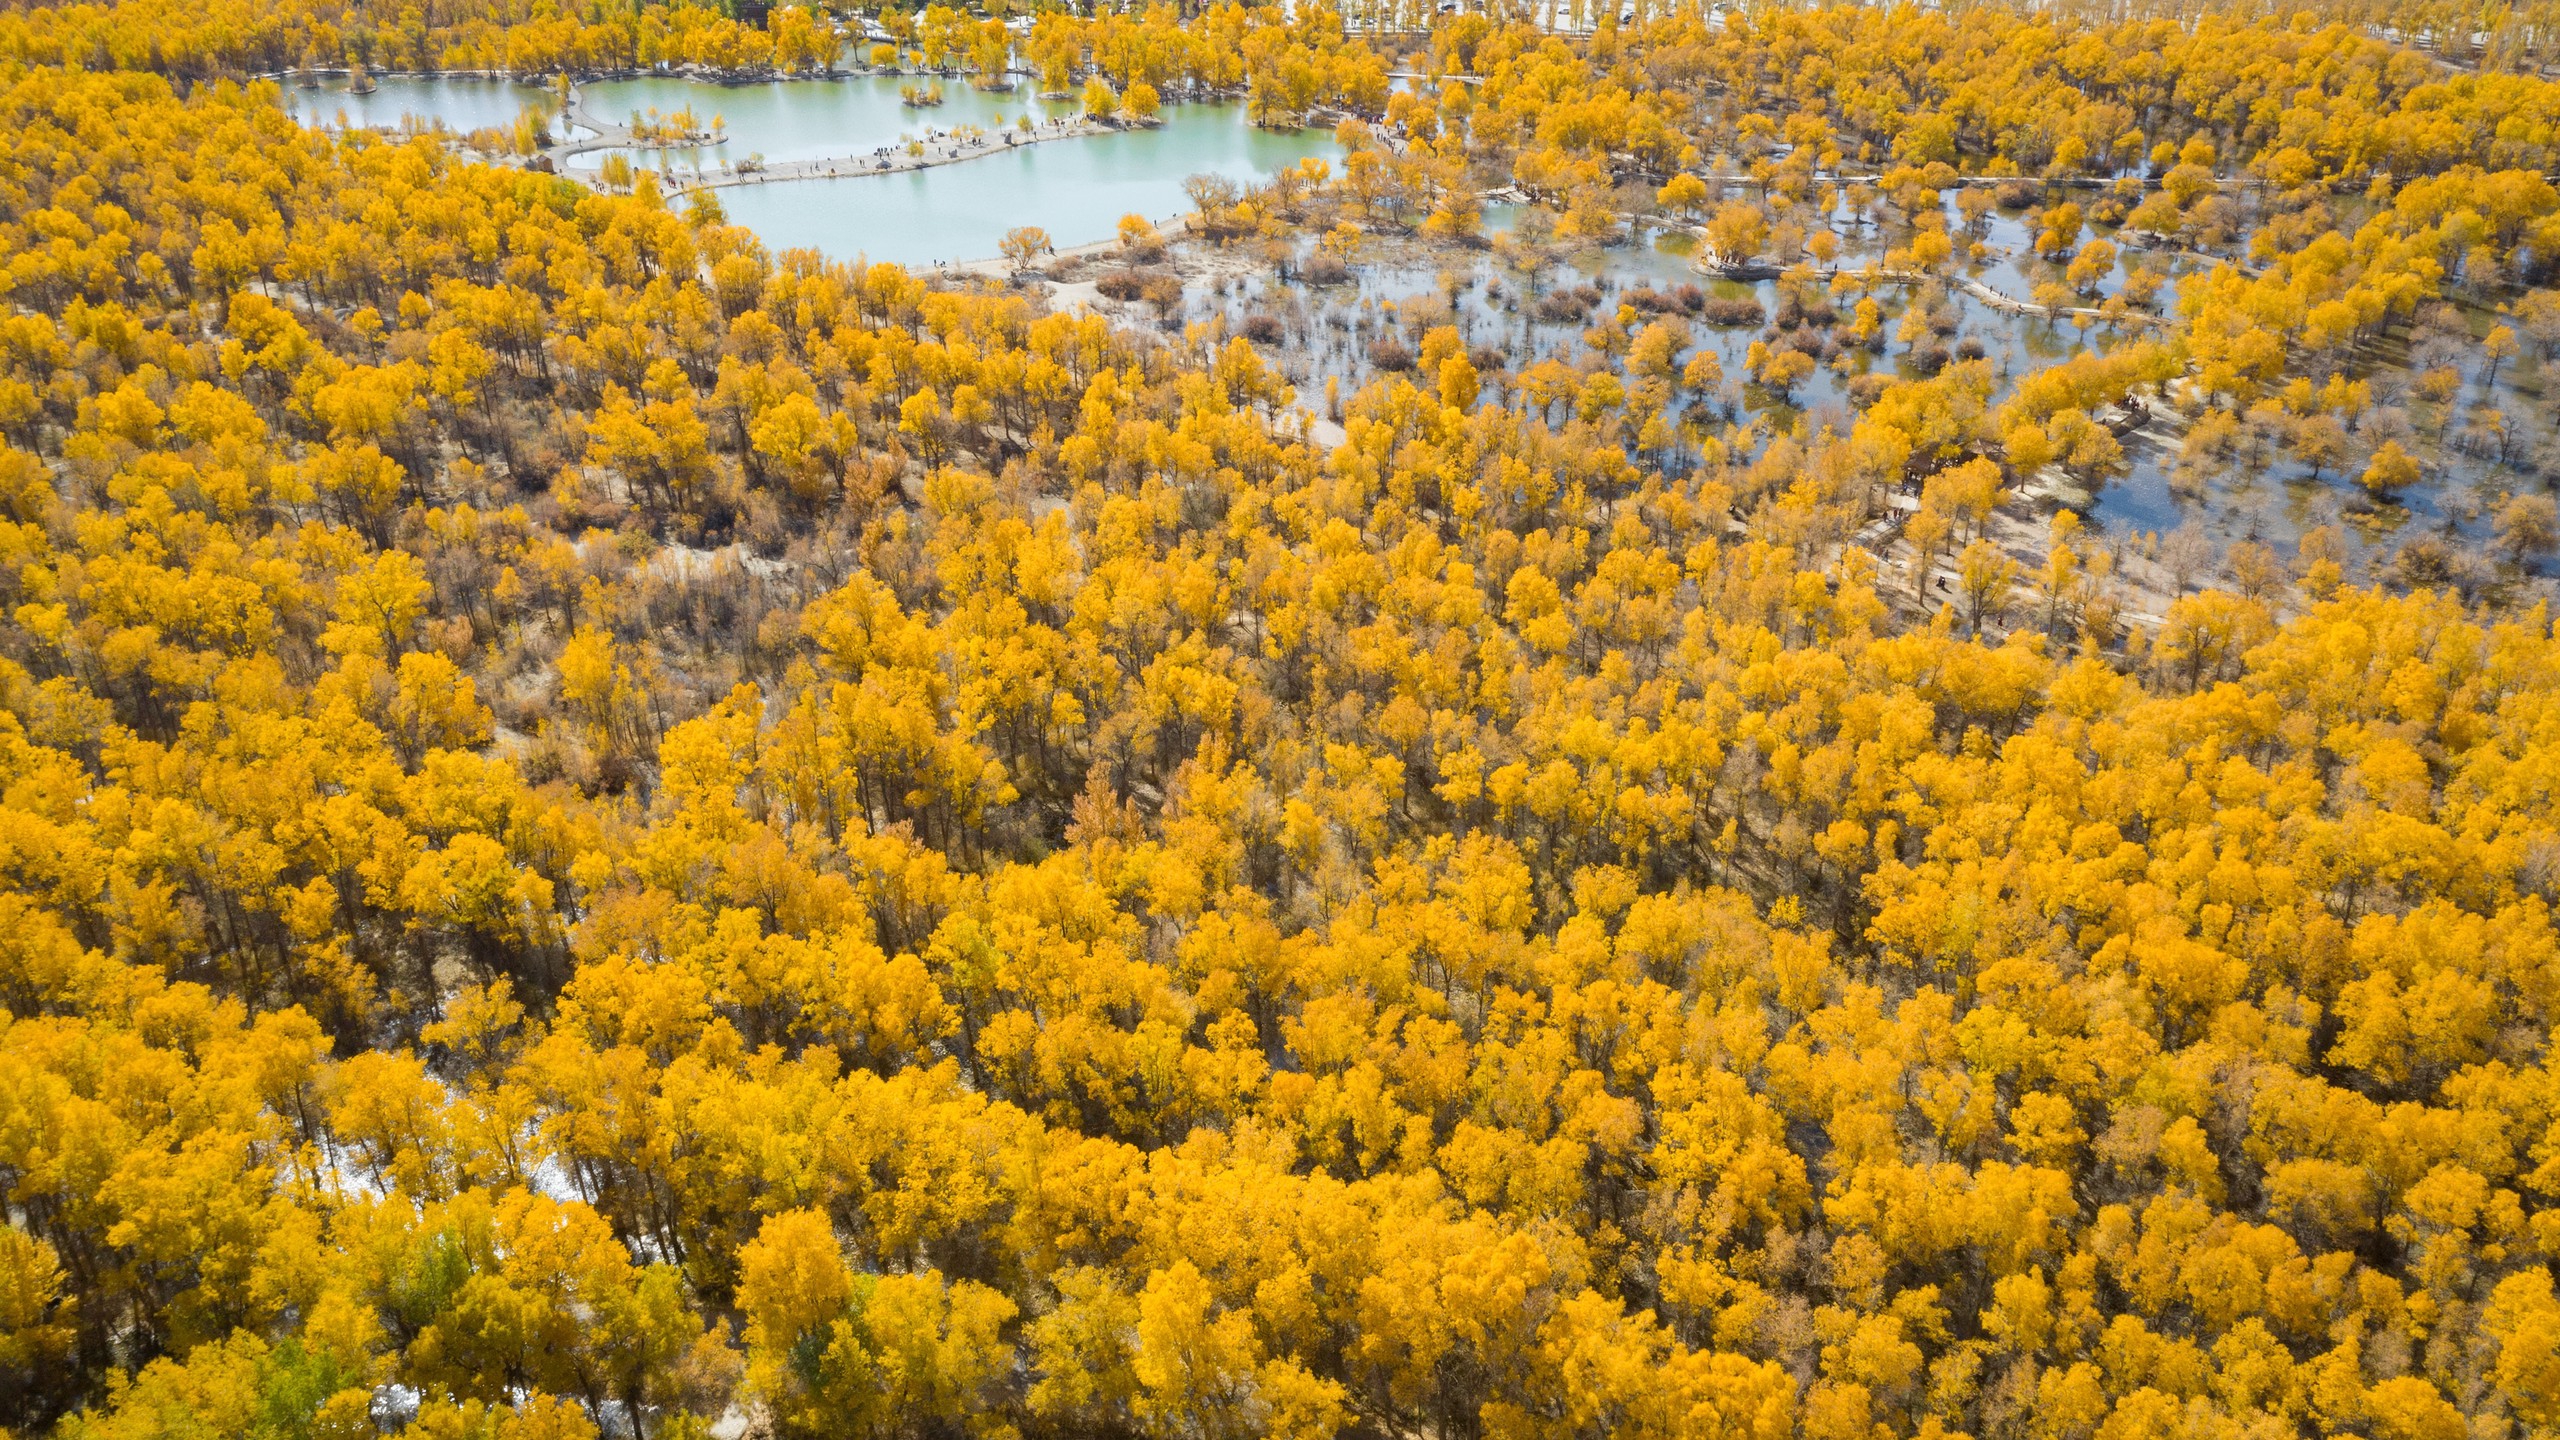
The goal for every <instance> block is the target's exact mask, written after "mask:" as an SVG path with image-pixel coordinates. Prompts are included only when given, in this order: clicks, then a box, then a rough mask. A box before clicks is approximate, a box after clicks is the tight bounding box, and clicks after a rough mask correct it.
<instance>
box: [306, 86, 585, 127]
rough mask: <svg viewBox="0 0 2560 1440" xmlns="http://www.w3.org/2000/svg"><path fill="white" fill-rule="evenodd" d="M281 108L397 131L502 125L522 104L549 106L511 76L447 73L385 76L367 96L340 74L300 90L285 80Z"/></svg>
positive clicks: (539, 91) (309, 121)
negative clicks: (406, 126)
mask: <svg viewBox="0 0 2560 1440" xmlns="http://www.w3.org/2000/svg"><path fill="white" fill-rule="evenodd" d="M284 104H285V109H286V110H287V111H289V112H291V114H292V115H293V118H294V119H296V120H299V121H301V122H302V123H303V124H305V125H326V126H333V127H334V126H336V125H338V124H339V123H340V122H341V121H342V120H343V121H344V123H346V124H347V125H350V126H353V127H355V128H357V129H372V130H396V129H399V128H400V126H401V124H402V122H403V121H408V120H415V121H417V122H419V123H420V124H421V126H422V127H423V126H425V125H428V124H433V123H438V122H440V123H442V124H443V126H444V127H445V128H446V129H448V130H451V131H453V132H455V133H456V134H468V133H470V132H471V131H474V130H486V129H493V128H503V127H506V126H509V125H513V124H515V123H516V116H518V115H520V114H522V113H523V112H524V107H526V106H527V105H541V106H543V107H545V108H546V109H548V108H550V104H551V96H550V92H549V91H547V90H545V89H543V88H542V87H541V86H539V85H524V84H519V83H517V82H515V81H513V80H483V79H476V78H468V77H463V76H452V75H432V76H430V75H385V76H382V77H379V78H378V79H376V80H375V81H374V88H373V90H372V91H371V92H370V93H368V94H363V95H357V94H353V93H351V92H349V90H348V89H347V82H346V80H345V78H344V77H342V76H340V77H331V78H327V79H323V80H322V81H321V82H320V83H319V84H318V85H317V86H315V87H313V88H310V89H305V88H304V87H303V86H302V84H301V82H299V81H296V80H292V79H287V80H286V81H285V82H284Z"/></svg>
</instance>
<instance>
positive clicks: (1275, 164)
mask: <svg viewBox="0 0 2560 1440" xmlns="http://www.w3.org/2000/svg"><path fill="white" fill-rule="evenodd" d="M697 113H699V110H698V108H697ZM733 143H734V142H733ZM820 153H826V152H820ZM1310 155H1312V156H1318V157H1321V158H1323V159H1325V160H1326V161H1328V162H1332V161H1335V160H1338V159H1339V156H1340V151H1339V149H1338V148H1337V147H1336V146H1335V145H1334V143H1333V138H1332V136H1331V135H1329V134H1327V133H1326V132H1324V131H1321V130H1300V131H1270V130H1263V129H1258V128H1256V127H1254V126H1251V125H1248V124H1246V123H1245V120H1244V108H1243V107H1242V106H1240V105H1177V106H1169V107H1167V109H1166V111H1165V123H1164V124H1162V125H1159V126H1156V127H1154V128H1152V129H1147V130H1124V131H1119V132H1115V133H1113V134H1108V135H1096V136H1090V137H1085V138H1080V139H1072V140H1052V141H1047V142H1044V143H1042V144H1039V145H1030V146H1024V147H1022V148H1020V149H1017V150H1006V151H1002V152H999V153H995V154H990V155H986V156H984V157H981V158H979V159H974V160H964V161H961V162H959V163H957V164H951V165H938V166H934V167H932V168H930V169H924V170H907V171H901V172H898V173H895V174H891V175H872V176H847V177H844V178H841V179H809V180H776V181H767V182H764V183H761V184H753V185H740V186H734V187H730V188H727V189H722V190H718V191H715V192H714V193H715V194H717V195H718V196H719V198H720V204H721V206H722V208H724V209H725V210H727V211H728V214H729V218H730V220H731V221H733V222H734V223H736V224H740V225H744V226H747V227H749V228H750V229H753V230H754V231H755V232H756V233H757V234H758V235H761V236H762V237H764V241H765V243H766V245H768V246H770V247H772V248H773V249H775V250H784V249H795V248H808V249H813V250H817V251H820V252H821V253H823V254H825V255H828V256H829V257H831V258H834V259H838V260H852V259H856V258H863V259H868V260H874V261H878V260H889V261H895V262H897V263H899V264H902V265H917V266H923V265H931V264H933V263H934V262H936V261H962V260H980V259H987V258H990V257H992V256H994V255H995V254H996V253H997V242H999V241H1001V240H1002V239H1003V238H1004V235H1005V232H1006V231H1008V230H1011V229H1013V228H1014V227H1015V226H1018V225H1037V226H1039V227H1040V228H1041V229H1043V230H1046V231H1048V232H1049V237H1050V239H1051V240H1052V241H1054V242H1055V243H1056V244H1057V246H1058V247H1059V248H1060V249H1066V248H1068V247H1070V246H1075V245H1085V244H1090V243H1092V242H1094V241H1097V240H1107V239H1109V238H1110V237H1111V235H1112V233H1113V231H1114V228H1115V227H1116V226H1117V225H1118V224H1119V222H1120V217H1121V216H1123V215H1129V214H1138V215H1144V216H1146V217H1147V218H1149V219H1150V220H1154V221H1156V222H1158V223H1162V222H1164V221H1166V220H1169V219H1172V218H1173V217H1174V216H1176V215H1179V214H1181V213H1182V212H1183V211H1185V210H1187V209H1188V208H1190V202H1189V201H1188V200H1187V199H1186V198H1185V197H1184V195H1183V191H1182V182H1183V180H1184V179H1185V178H1186V177H1188V176H1191V175H1195V174H1200V173H1203V172H1208V173H1215V174H1220V175H1225V176H1227V177H1229V178H1231V179H1234V180H1237V181H1240V182H1252V181H1258V180H1264V179H1268V178H1269V177H1270V176H1271V175H1273V174H1275V173H1277V172H1278V171H1280V170H1282V169H1284V168H1286V167H1288V166H1290V165H1294V164H1296V163H1297V162H1298V161H1299V159H1301V158H1302V157H1305V156H1310Z"/></svg>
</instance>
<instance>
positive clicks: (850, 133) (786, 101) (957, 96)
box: [569, 75, 1081, 174]
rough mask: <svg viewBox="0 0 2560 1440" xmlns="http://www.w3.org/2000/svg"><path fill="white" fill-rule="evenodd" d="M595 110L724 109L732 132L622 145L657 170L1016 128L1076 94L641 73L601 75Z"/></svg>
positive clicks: (581, 164) (592, 162)
mask: <svg viewBox="0 0 2560 1440" xmlns="http://www.w3.org/2000/svg"><path fill="white" fill-rule="evenodd" d="M906 86H917V87H925V86H938V87H939V88H940V90H941V92H942V97H943V99H942V103H941V104H939V105H925V106H910V105H908V104H906V103H905V102H904V101H903V100H901V99H900V98H899V90H900V89H901V88H902V87H906ZM579 94H580V98H581V99H582V100H583V101H584V103H585V107H586V112H587V114H588V115H590V116H592V117H593V118H595V119H597V120H599V121H604V122H607V123H610V124H616V125H620V124H627V123H629V122H630V120H631V117H632V116H634V115H645V114H646V113H648V112H649V111H651V110H655V111H657V112H658V113H659V114H660V115H662V116H663V115H672V114H674V113H676V112H677V111H679V110H683V109H686V108H688V107H689V108H691V109H692V111H693V113H694V117H695V118H696V119H697V120H698V121H700V122H701V123H703V124H705V125H708V124H709V123H710V121H711V117H713V116H714V115H717V116H719V117H720V118H721V120H722V121H723V122H724V129H725V133H726V137H727V138H726V139H724V140H722V141H721V142H720V143H718V144H713V145H674V146H663V147H652V148H646V149H637V148H635V149H631V150H626V151H622V152H621V153H623V154H625V155H627V156H628V157H629V158H630V160H631V162H632V164H633V165H635V166H638V167H641V168H644V169H650V170H672V171H675V172H677V173H680V174H681V173H684V172H688V171H693V170H716V169H719V168H720V167H721V166H724V165H733V164H736V163H737V162H738V161H741V160H744V159H746V158H748V157H749V156H760V157H761V158H763V159H764V160H765V161H766V162H767V163H768V164H780V163H783V162H787V161H792V160H816V159H822V158H827V157H832V156H849V155H867V154H869V153H870V152H871V151H872V150H873V149H874V148H876V147H878V146H882V145H894V144H896V143H898V141H899V140H900V139H902V138H904V137H906V136H911V135H922V134H923V133H924V132H925V131H926V130H928V129H933V130H950V129H953V128H955V127H958V126H962V125H975V126H977V127H979V128H980V129H983V130H988V131H994V130H998V129H1003V128H1008V127H1010V126H1012V125H1013V124H1014V123H1015V122H1016V121H1018V120H1020V119H1021V118H1022V117H1024V116H1025V115H1028V116H1030V117H1031V118H1032V119H1033V120H1045V119H1048V118H1049V117H1050V116H1053V115H1073V114H1076V113H1077V112H1078V111H1079V109H1080V108H1081V107H1080V106H1078V105H1077V104H1076V102H1074V101H1072V100H1041V99H1039V98H1038V97H1036V96H1034V95H1032V94H1031V93H1030V92H1028V91H1026V90H1015V91H1011V92H1009V93H1003V94H990V93H989V92H987V91H984V90H979V89H976V88H974V87H972V86H971V85H970V84H969V82H968V81H966V80H961V79H956V78H948V79H941V80H936V79H934V78H932V77H920V78H901V77H898V76H893V75H848V76H843V77H840V78H837V79H831V80H775V81H769V82H766V83H763V84H756V85H714V84H711V83H709V82H707V81H700V80H683V79H676V78H673V77H661V76H650V77H645V78H641V79H633V80H600V81H597V82H595V83H594V84H591V85H587V86H584V87H582V88H581V89H580V92H579ZM612 153H615V152H614V151H611V150H594V151H589V152H586V153H584V154H580V155H576V156H573V157H571V159H570V162H569V163H570V165H571V167H572V168H575V169H585V170H592V169H594V168H596V167H597V166H598V165H600V164H602V163H603V161H604V157H605V156H606V155H608V154H612Z"/></svg>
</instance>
